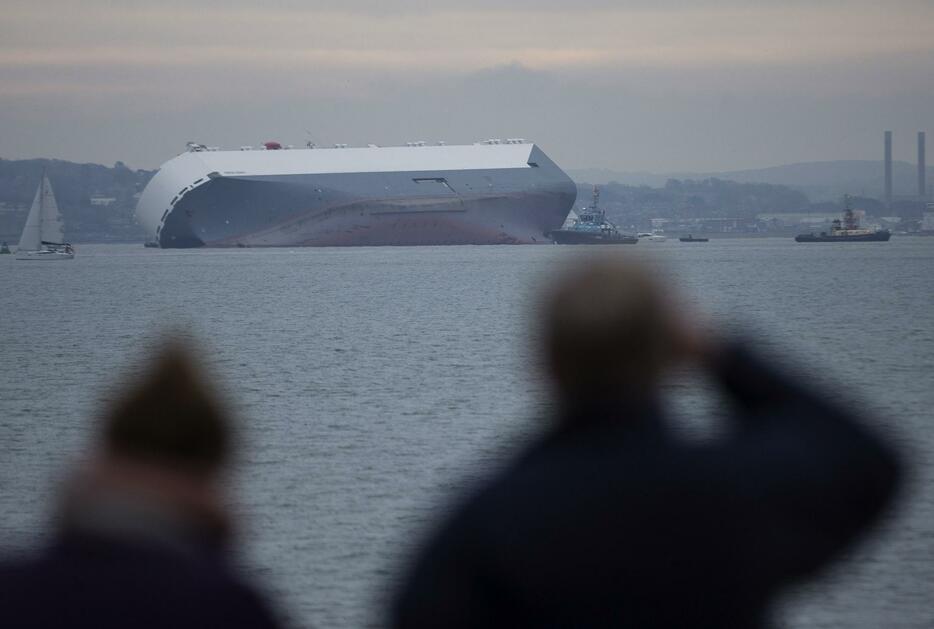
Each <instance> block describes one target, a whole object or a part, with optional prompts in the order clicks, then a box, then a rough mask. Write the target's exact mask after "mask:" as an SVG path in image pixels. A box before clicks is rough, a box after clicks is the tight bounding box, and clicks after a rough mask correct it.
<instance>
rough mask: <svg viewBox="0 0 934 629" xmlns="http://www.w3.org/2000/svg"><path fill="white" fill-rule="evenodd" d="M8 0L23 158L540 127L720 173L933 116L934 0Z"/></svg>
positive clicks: (10, 114)
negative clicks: (188, 143)
mask: <svg viewBox="0 0 934 629" xmlns="http://www.w3.org/2000/svg"><path fill="white" fill-rule="evenodd" d="M8 5H9V6H7V7H6V8H5V9H4V20H3V22H2V25H0V138H5V139H2V140H0V156H3V157H8V158H10V157H20V156H29V155H55V156H61V157H66V158H70V159H86V160H99V161H113V160H115V159H123V160H125V161H128V162H130V163H132V164H134V165H139V166H146V167H152V166H155V165H157V164H158V163H159V162H161V161H162V160H163V159H165V158H167V157H170V156H171V155H173V154H174V153H175V152H177V149H178V147H179V146H181V145H182V144H183V143H184V141H185V140H187V139H192V138H198V139H201V140H204V141H207V142H209V143H211V144H224V143H226V144H228V145H240V144H244V143H251V142H252V143H255V142H256V141H259V140H260V139H262V138H265V137H267V136H269V137H281V138H283V139H286V140H287V141H293V142H295V143H300V142H301V141H302V138H303V137H304V134H305V130H306V129H309V128H311V129H313V131H312V132H313V134H314V135H315V136H316V137H317V138H318V139H320V140H322V141H333V142H337V141H342V142H368V141H378V142H386V143H399V142H404V141H406V140H409V139H422V137H427V136H432V137H445V138H448V139H449V140H452V141H473V140H476V139H479V138H481V137H491V136H492V137H497V136H500V135H510V136H516V135H525V136H529V137H533V138H535V139H536V140H538V141H540V142H541V143H542V144H543V146H544V147H545V148H546V150H548V151H549V152H550V153H553V154H554V155H555V157H556V158H558V159H559V160H561V162H562V163H564V164H566V165H567V166H568V167H572V168H573V167H588V166H600V167H608V168H619V169H629V170H636V169H639V170H668V169H672V170H674V169H703V170H709V169H716V168H731V167H742V166H757V165H765V164H772V163H778V162H782V161H793V160H805V159H829V158H835V157H839V158H845V157H861V158H862V157H872V156H874V155H875V152H876V146H875V144H876V141H875V140H876V136H877V135H878V134H879V133H880V131H881V129H882V128H883V127H895V128H896V129H901V128H902V127H904V130H905V132H906V133H907V132H908V131H910V130H913V129H914V128H922V129H923V128H924V124H925V122H928V123H929V116H930V114H928V113H927V112H930V111H932V107H934V95H932V91H931V90H932V88H931V87H930V86H931V85H932V84H934V81H932V79H934V26H932V25H934V5H931V4H930V3H925V2H913V1H904V2H890V3H884V4H883V3H870V2H860V1H858V0H854V1H850V2H824V3H806V2H790V3H782V4H781V5H780V6H778V5H779V3H767V2H759V3H754V2H730V1H721V2H710V3H705V4H704V5H703V6H698V3H684V2H674V1H668V2H656V3H649V2H635V3H627V4H620V3H618V2H601V1H593V0H591V1H585V2H578V3H567V2H552V1H550V0H546V1H543V2H542V1H539V2H531V1H521V0H520V1H518V2H516V1H513V2H491V1H487V0H482V1H480V2H473V3H471V4H470V6H469V8H467V5H466V3H463V2H448V1H446V0H440V1H439V0H436V1H435V2H431V3H429V2H416V1H414V0H412V1H409V2H398V3H389V2H368V1H365V0H345V1H344V2H317V3H307V2H279V3H273V4H270V3H264V4H263V5H262V6H261V5H260V4H259V3H248V2H243V1H239V0H231V1H228V2H218V1H215V0H208V1H207V2H201V3H198V4H197V5H194V4H193V3H182V2H174V1H169V2H162V3H157V4H156V3H150V2H100V1H91V2H82V3H75V2H64V1H45V2H43V1H36V0H33V1H31V2H23V1H21V0H12V2H9V1H8ZM867 138H868V141H867ZM428 139H431V138H428ZM861 147H862V148H861ZM854 151H855V153H856V154H854ZM867 151H868V153H867Z"/></svg>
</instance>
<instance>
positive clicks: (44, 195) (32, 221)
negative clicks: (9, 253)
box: [16, 173, 75, 260]
mask: <svg viewBox="0 0 934 629" xmlns="http://www.w3.org/2000/svg"><path fill="white" fill-rule="evenodd" d="M74 257H75V250H74V248H73V247H72V246H71V245H70V244H69V243H67V242H65V237H64V233H63V232H62V217H61V214H59V212H58V205H57V204H56V203H55V194H53V192H52V184H51V183H49V178H48V177H47V176H46V175H45V173H43V174H42V181H41V182H40V183H39V189H38V190H36V198H35V199H33V202H32V207H31V208H29V216H27V217H26V226H25V227H24V228H23V235H22V236H21V237H20V239H19V247H17V249H16V259H17V260H72V259H74Z"/></svg>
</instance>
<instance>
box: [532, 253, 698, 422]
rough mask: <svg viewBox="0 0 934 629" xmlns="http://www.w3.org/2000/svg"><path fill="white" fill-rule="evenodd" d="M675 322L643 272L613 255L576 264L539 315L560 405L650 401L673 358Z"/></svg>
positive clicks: (676, 344)
mask: <svg viewBox="0 0 934 629" xmlns="http://www.w3.org/2000/svg"><path fill="white" fill-rule="evenodd" d="M677 321H678V318H677V316H676V313H674V312H673V307H672V305H671V304H670V303H669V301H668V299H666V297H665V295H664V294H663V289H662V287H661V285H660V284H659V282H658V281H657V280H656V279H654V277H653V276H652V274H651V272H650V271H649V270H648V269H647V268H645V267H643V266H642V265H640V264H638V263H635V262H633V261H630V260H628V259H627V258H625V257H624V256H623V255H621V254H616V255H604V256H602V257H597V258H589V259H587V260H581V261H577V262H576V263H575V264H574V265H572V267H571V268H570V269H569V270H567V271H566V272H564V273H563V276H562V277H560V278H559V279H558V281H557V283H556V284H555V286H554V288H553V289H552V290H551V291H550V292H549V293H548V295H547V297H546V299H545V303H544V307H543V321H542V333H543V334H542V337H543V338H542V341H543V344H544V347H543V352H544V358H545V365H546V368H547V370H548V375H549V376H550V377H551V378H552V380H553V381H554V384H555V385H556V387H557V390H558V391H557V392H558V396H559V398H560V400H561V401H562V402H564V403H566V404H575V403H578V402H580V401H586V400H590V399H600V400H605V399H608V398H611V399H612V398H616V399H618V398H619V397H620V396H630V397H631V396H636V397H645V396H647V395H651V393H652V392H653V391H654V389H655V387H656V385H657V383H658V380H659V377H660V376H661V374H662V372H663V371H664V370H665V369H666V368H667V367H668V366H669V365H670V364H671V363H672V362H674V361H675V360H676V359H677V358H678V354H679V352H680V351H681V347H680V344H681V343H682V340H683V339H682V336H683V334H682V330H681V328H680V326H679V325H678V323H677Z"/></svg>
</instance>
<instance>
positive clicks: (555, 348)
mask: <svg viewBox="0 0 934 629" xmlns="http://www.w3.org/2000/svg"><path fill="white" fill-rule="evenodd" d="M543 319H544V320H543V322H542V323H543V326H542V332H543V335H542V336H543V345H544V354H545V359H546V363H547V366H548V370H549V374H550V376H551V379H552V381H553V384H554V386H555V389H556V392H557V398H558V400H557V401H558V405H559V409H560V410H559V412H558V413H557V417H556V418H555V421H554V425H553V427H552V428H551V429H550V431H549V432H548V433H547V434H546V435H544V436H543V437H542V438H541V439H539V440H538V441H537V442H536V443H534V444H533V445H531V446H530V447H529V448H528V449H527V450H525V451H524V452H522V453H521V454H520V455H519V456H518V457H517V458H516V459H515V460H514V461H513V462H512V463H511V464H510V465H508V467H506V468H505V469H504V470H502V471H501V472H500V473H498V474H497V475H496V476H495V477H493V478H492V479H491V480H490V481H488V482H487V483H486V484H485V485H484V486H482V487H480V488H479V489H478V490H476V491H475V492H473V493H472V494H471V495H470V496H469V497H468V498H467V499H466V500H464V501H463V502H462V503H460V504H459V506H457V507H456V508H455V509H454V510H453V512H452V514H451V515H450V516H449V517H448V518H447V520H446V522H444V523H443V525H442V526H441V527H440V529H439V530H437V531H436V532H435V533H434V534H433V535H432V536H431V537H430V538H429V540H428V543H427V544H426V545H425V546H424V547H423V549H422V550H421V552H420V554H419V555H418V557H417V560H416V561H415V562H414V565H413V566H412V567H411V570H410V573H409V574H408V575H407V578H406V580H405V581H404V584H403V587H402V588H401V591H399V592H398V594H397V596H396V599H395V601H394V605H393V608H392V618H391V622H392V625H393V626H394V627H398V628H412V627H448V628H451V627H604V626H614V627H640V628H645V627H757V626H762V625H763V624H766V621H767V611H768V606H769V603H770V602H771V601H772V599H773V598H774V596H775V594H776V593H777V592H778V591H779V589H780V587H781V586H783V585H785V584H788V583H790V582H793V581H796V580H800V579H802V578H803V577H806V576H808V575H811V574H813V573H814V572H815V571H816V570H817V569H818V568H820V567H822V566H824V565H825V564H827V563H828V562H829V561H831V560H832V559H833V558H835V557H837V556H838V555H839V554H840V552H841V551H842V550H844V549H845V548H847V547H848V546H849V545H850V544H851V543H852V542H853V541H854V540H855V539H856V538H857V537H858V535H859V533H860V532H862V531H864V530H865V529H866V528H867V526H868V525H870V524H871V523H872V522H873V521H874V520H875V519H876V518H877V517H878V516H879V514H880V513H881V512H882V510H883V508H884V507H885V506H886V505H887V504H888V503H889V502H890V498H891V496H892V494H893V491H894V489H895V487H896V484H897V482H896V481H897V478H898V461H897V458H896V456H895V455H894V454H893V452H892V451H891V450H890V449H889V448H888V447H887V446H886V445H885V444H883V443H882V442H881V441H880V440H879V439H878V438H877V437H876V436H874V435H873V434H872V433H871V432H869V431H868V430H867V429H866V428H864V427H863V426H862V425H861V424H860V423H858V422H857V421H856V420H855V419H854V417H853V412H852V411H851V410H849V409H847V408H843V407H840V406H837V405H835V404H833V403H832V402H831V401H830V400H828V399H827V397H826V396H824V395H821V394H819V393H814V392H812V391H811V390H809V388H808V387H806V386H804V385H803V384H801V383H800V382H799V381H797V380H796V379H794V378H792V377H791V376H789V375H788V374H785V373H781V372H779V371H778V370H776V369H775V368H773V367H771V366H770V365H769V364H767V363H766V362H763V361H762V360H761V359H760V358H758V357H756V356H755V355H753V354H752V353H751V352H749V351H747V350H745V349H743V348H742V347H739V346H738V345H735V344H730V343H726V342H722V343H714V342H711V341H707V340H705V339H704V338H703V337H702V336H701V335H700V334H699V332H698V331H695V330H694V329H693V328H692V326H690V325H688V324H687V323H685V322H684V321H682V320H680V319H679V317H678V315H677V312H676V310H675V309H674V308H673V307H672V306H671V305H670V304H668V303H667V301H666V299H665V298H664V297H663V295H662V293H661V288H660V287H659V285H658V284H656V283H655V282H654V281H652V280H651V278H650V277H649V275H648V274H647V273H645V272H643V271H640V270H639V269H638V268H636V267H634V266H631V265H626V264H623V263H622V262H620V261H619V260H616V259H606V260H602V261H597V262H592V263H590V264H587V265H582V266H579V267H578V268H576V269H574V270H573V271H572V272H570V273H569V274H567V276H566V277H564V279H563V280H562V281H561V282H559V283H558V286H557V288H556V289H555V290H554V291H553V292H552V294H551V296H550V299H549V300H548V302H547V304H546V305H545V309H544V318H543ZM686 359H691V360H693V361H694V362H695V363H696V364H699V365H700V366H702V367H703V368H704V369H705V370H707V372H709V375H711V376H712V377H714V378H715V379H716V381H717V382H718V383H719V385H720V387H721V389H722V390H723V392H724V393H725V394H726V395H727V396H729V397H730V398H731V399H732V401H733V402H734V403H735V407H736V408H735V411H736V412H735V414H734V417H733V421H734V422H735V423H734V425H733V430H732V431H731V433H730V434H729V435H727V436H725V437H724V438H722V439H719V440H716V441H712V442H705V443H702V444H699V443H688V442H685V441H683V440H680V439H678V438H677V437H676V436H675V435H673V434H672V433H671V432H670V431H669V430H668V427H667V422H666V420H665V416H664V414H663V412H662V410H661V409H660V406H659V384H658V383H659V380H660V378H661V377H662V375H663V374H665V373H666V372H667V371H668V370H669V369H670V368H671V367H672V366H674V365H676V364H678V363H682V362H684V361H685V360H686ZM853 403H854V404H855V401H853Z"/></svg>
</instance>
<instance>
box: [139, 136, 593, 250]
mask: <svg viewBox="0 0 934 629" xmlns="http://www.w3.org/2000/svg"><path fill="white" fill-rule="evenodd" d="M524 147H525V148H524V151H523V150H522V149H523V146H518V147H517V146H502V147H498V146H478V147H473V146H468V147H417V148H408V147H405V148H402V147H399V148H393V149H378V148H373V149H317V150H311V151H305V150H302V151H294V150H293V151H269V152H265V153H267V155H256V153H258V152H254V154H252V155H244V156H243V157H241V156H238V155H236V154H235V155H234V156H230V157H231V159H227V160H226V161H225V162H222V166H223V167H225V169H224V170H220V169H216V170H211V169H212V167H214V166H215V165H214V164H212V163H211V162H210V160H211V158H212V157H213V155H212V154H211V153H208V154H206V155H197V156H196V157H195V158H194V159H192V158H188V155H190V154H187V155H182V156H180V157H179V158H176V159H177V160H181V161H182V164H181V165H182V166H185V167H184V168H179V167H178V164H173V161H174V160H172V161H170V162H168V163H167V164H166V165H165V166H163V169H162V170H160V173H158V174H157V175H156V177H154V179H153V181H152V182H150V185H151V186H154V188H153V191H152V193H150V188H149V187H147V190H146V191H144V193H143V196H142V198H141V200H140V206H139V207H138V208H137V216H138V217H139V219H140V221H141V222H142V223H143V224H144V225H146V226H154V227H155V229H154V232H155V233H154V234H153V240H155V241H156V242H158V243H159V245H160V246H161V247H202V246H208V247H284V246H367V245H450V244H535V243H542V242H548V238H547V237H546V235H545V234H546V233H547V232H548V231H550V230H552V229H554V228H556V227H558V226H560V225H561V223H562V222H563V221H564V218H565V216H566V215H567V213H568V211H569V209H570V207H571V206H572V204H573V203H574V199H575V197H576V187H575V186H574V183H573V182H572V181H571V179H570V178H568V177H567V175H566V174H564V172H563V171H561V170H560V169H559V168H558V167H557V166H556V165H554V164H553V162H551V160H549V159H548V158H547V157H546V156H545V155H544V153H542V152H541V151H540V149H538V148H537V147H535V146H534V145H524ZM496 149H505V150H506V151H508V153H507V154H506V155H505V156H504V155H503V154H502V153H496V152H495V150H496ZM350 151H361V152H366V151H368V153H360V154H359V155H358V157H357V163H358V164H364V165H365V166H366V167H367V168H369V171H368V172H327V170H328V168H327V167H328V166H330V165H331V163H330V162H328V161H327V159H326V158H331V162H334V163H337V164H338V165H339V162H340V160H341V159H345V161H346V154H347V152H350ZM412 151H417V152H418V153H412ZM283 153H286V154H290V155H286V157H288V158H289V159H290V160H292V161H293V162H296V164H297V165H296V164H292V163H285V165H284V166H283V167H281V168H280V169H279V170H281V171H283V172H276V168H268V167H267V168H260V166H266V164H263V163H261V162H259V166H256V164H257V163H258V160H261V159H267V160H278V161H280V162H281V161H283V156H282V155H281V154H283ZM302 154H305V155H302ZM310 154H313V155H310ZM386 154H390V155H393V154H394V155H395V156H396V157H395V159H391V160H390V159H385V158H384V156H385V155H386ZM351 157H353V156H352V155H351ZM186 158H187V159H186ZM238 159H239V160H241V161H243V163H244V164H245V166H244V167H242V168H241V169H238V170H234V169H233V168H231V164H233V165H234V167H236V166H237V160H238ZM303 159H304V160H306V162H307V163H308V164H310V165H309V167H308V170H314V171H315V172H302V170H303V169H302V166H303V165H304V164H303V162H302V160H303ZM312 159H314V160H317V161H314V162H312V161H311V160H312ZM379 160H383V161H379ZM407 160H408V162H409V163H411V164H412V166H413V167H416V169H412V170H410V169H406V168H405V167H404V166H405V163H406V161H407ZM189 162H190V163H192V164H194V165H195V166H194V167H191V166H190V165H188V166H186V164H187V163H189ZM200 162H204V163H203V164H200V165H199V163H200ZM400 163H401V164H402V166H401V167H400V166H399V164H400ZM251 165H253V166H254V169H253V170H255V171H261V172H251V171H250V170H249V167H250V166H251ZM435 165H437V166H438V168H436V169H430V168H429V167H431V166H435ZM488 165H492V166H498V167H492V168H489V167H486V168H485V167H484V166H488ZM353 166H354V164H351V165H344V166H343V168H344V169H352V168H353ZM333 170H340V168H338V167H334V168H333ZM288 171H291V172H288ZM162 175H165V177H164V178H163V179H162V180H160V181H156V178H158V177H160V176H162ZM169 195H172V198H171V199H169V198H168V197H169ZM162 207H165V208H166V209H165V210H164V211H163V210H162ZM160 212H162V216H161V217H159V218H158V220H155V221H153V217H157V216H158V214H159V213H160ZM147 223H148V225H147Z"/></svg>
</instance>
